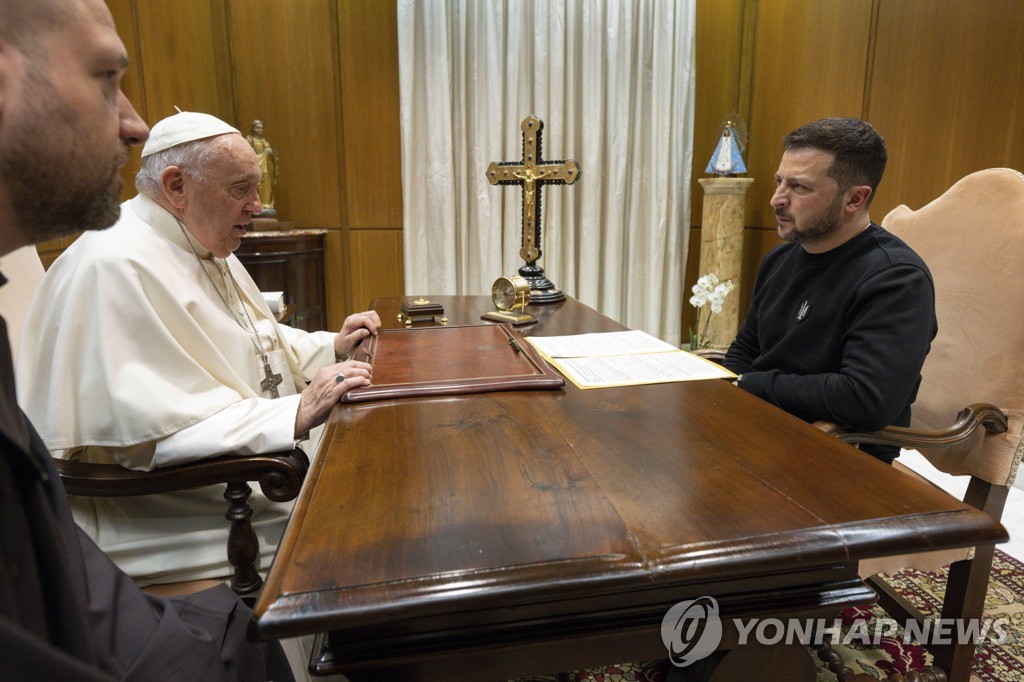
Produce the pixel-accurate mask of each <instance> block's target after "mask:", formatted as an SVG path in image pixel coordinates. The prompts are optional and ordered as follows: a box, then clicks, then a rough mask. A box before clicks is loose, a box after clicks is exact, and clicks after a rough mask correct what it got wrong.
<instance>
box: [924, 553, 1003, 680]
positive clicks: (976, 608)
mask: <svg viewBox="0 0 1024 682" xmlns="http://www.w3.org/2000/svg"><path fill="white" fill-rule="evenodd" d="M994 554H995V546H993V545H987V546H982V547H976V548H975V550H974V558H973V559H970V560H965V561H957V562H954V563H953V564H951V565H950V567H949V580H948V581H947V583H946V595H945V597H944V598H943V600H942V616H941V618H942V619H943V620H946V619H954V618H959V619H963V620H964V621H970V620H972V619H979V618H981V617H982V615H983V614H984V612H985V594H986V593H987V592H988V583H989V576H990V575H991V573H992V558H993V555H994ZM975 649H976V647H975V645H974V644H971V643H967V644H957V643H954V644H952V645H949V646H942V647H938V646H937V647H934V648H933V651H932V654H933V655H934V656H935V663H936V665H938V666H940V667H941V668H942V669H943V670H945V671H947V672H948V674H949V679H950V680H951V682H957V681H958V680H968V679H970V676H971V665H972V664H973V663H974V653H975Z"/></svg>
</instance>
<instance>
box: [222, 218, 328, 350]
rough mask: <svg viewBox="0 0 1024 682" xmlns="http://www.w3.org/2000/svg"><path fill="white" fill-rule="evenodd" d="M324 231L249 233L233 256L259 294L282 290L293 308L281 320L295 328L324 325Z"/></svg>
mask: <svg viewBox="0 0 1024 682" xmlns="http://www.w3.org/2000/svg"><path fill="white" fill-rule="evenodd" d="M326 233H327V231H326V230H288V231H284V232H250V233H249V234H247V235H246V236H245V238H243V239H242V245H241V246H240V247H239V248H238V250H236V251H235V255H236V256H238V259H239V260H240V261H242V263H243V264H244V265H245V268H246V269H247V270H248V271H249V274H250V275H252V278H253V280H255V282H256V284H257V286H259V288H260V290H261V291H283V292H284V301H285V303H286V304H287V305H289V306H291V307H292V308H293V309H294V312H293V313H292V315H291V316H290V317H289V318H287V319H285V320H283V321H284V322H286V323H287V324H289V325H291V326H292V327H295V328H296V329H303V330H305V331H318V330H322V329H325V328H326V326H327V311H326V308H325V307H324V235H325V234H326Z"/></svg>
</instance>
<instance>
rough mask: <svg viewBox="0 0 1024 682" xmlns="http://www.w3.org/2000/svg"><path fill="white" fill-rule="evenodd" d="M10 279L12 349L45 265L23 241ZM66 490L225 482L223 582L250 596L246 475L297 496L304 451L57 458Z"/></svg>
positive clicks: (115, 492) (254, 576)
mask: <svg viewBox="0 0 1024 682" xmlns="http://www.w3.org/2000/svg"><path fill="white" fill-rule="evenodd" d="M2 266H3V272H4V275H5V276H6V277H7V278H8V280H9V283H8V285H7V286H4V287H3V288H2V289H0V312H2V313H3V315H4V318H5V319H6V320H7V323H8V333H9V335H10V337H11V342H12V347H13V345H14V344H16V343H17V341H18V336H19V334H20V331H21V323H22V321H23V317H24V313H25V311H27V309H28V304H29V301H30V300H31V299H32V294H33V292H34V291H35V289H36V287H37V286H38V284H39V280H40V279H42V276H43V267H42V264H41V263H40V261H39V256H38V254H37V253H36V251H35V247H25V248H24V249H19V250H18V251H16V252H14V253H12V254H9V255H8V256H5V257H4V259H3V262H2ZM54 464H55V465H56V466H57V471H58V472H59V473H60V477H61V481H63V483H64V488H65V489H66V490H67V492H68V494H69V495H89V496H95V497H123V496H134V495H154V494H158V493H167V492H175V491H179V490H190V489H193V488H201V487H205V486H209V485H223V484H226V490H225V492H224V499H225V500H226V501H227V504H226V509H227V513H226V514H225V515H224V516H225V519H227V522H229V523H230V524H231V527H230V529H229V531H228V542H227V548H226V552H227V559H228V563H230V565H231V567H232V575H231V577H230V578H229V580H228V583H229V584H230V586H231V589H232V590H234V592H235V593H236V594H238V595H239V596H241V597H245V598H247V599H248V600H250V601H251V600H252V599H254V598H255V595H256V594H257V593H258V592H259V589H260V588H261V587H262V585H263V578H262V577H261V576H260V574H259V572H258V571H257V568H256V561H257V560H258V558H259V546H260V545H259V539H258V538H257V536H256V531H255V530H254V529H253V525H252V516H253V513H254V512H253V508H252V505H250V504H249V496H250V495H251V494H252V488H250V487H249V485H248V483H249V482H250V481H258V482H259V484H260V488H261V490H262V491H263V494H264V495H266V496H267V497H268V498H269V499H271V500H273V501H274V502H289V501H291V500H294V499H295V497H296V496H297V495H298V494H299V490H300V489H301V487H302V481H303V479H304V478H305V476H306V471H307V470H308V468H309V460H308V458H307V457H306V454H305V453H304V452H303V451H302V450H298V449H296V450H290V451H286V452H275V453H269V454H263V455H243V456H235V455H223V456H219V457H215V458H211V459H206V460H199V461H196V462H191V463H189V464H183V465H180V466H173V467H164V468H161V469H155V470H153V471H132V470H130V469H125V468H123V467H121V466H119V465H117V464H91V463H87V462H71V461H66V460H54ZM209 582H210V581H191V582H188V583H174V584H173V585H170V586H167V587H168V588H170V589H167V588H165V589H163V590H160V591H161V593H163V594H181V593H188V592H193V591H195V590H196V589H201V588H203V587H206V586H207V585H208V584H209Z"/></svg>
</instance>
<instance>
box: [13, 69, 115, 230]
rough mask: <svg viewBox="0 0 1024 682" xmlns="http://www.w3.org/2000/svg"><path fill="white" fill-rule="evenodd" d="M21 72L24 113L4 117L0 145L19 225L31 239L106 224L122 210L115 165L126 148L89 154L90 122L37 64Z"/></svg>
mask: <svg viewBox="0 0 1024 682" xmlns="http://www.w3.org/2000/svg"><path fill="white" fill-rule="evenodd" d="M26 76H27V80H28V83H29V86H30V87H29V88H27V89H28V91H29V92H32V98H31V100H30V101H29V102H25V103H24V105H25V107H26V109H27V111H26V112H24V114H23V115H21V116H19V117H18V118H17V119H13V118H8V119H7V120H5V121H4V127H5V130H4V136H5V137H6V138H7V143H6V144H5V145H3V147H2V149H0V182H2V183H3V185H4V189H5V191H6V193H7V196H8V199H9V201H10V206H11V208H12V209H14V212H15V215H16V216H17V221H18V224H19V227H20V228H21V230H22V231H23V232H24V234H25V236H26V237H27V238H28V239H29V240H30V241H31V242H32V243H38V242H42V241H46V240H48V239H55V238H57V237H61V236H64V235H67V234H71V233H73V232H78V231H79V230H99V229H103V228H106V227H110V226H111V225H113V224H114V223H115V222H116V221H117V219H118V217H119V216H120V214H121V207H120V203H119V198H120V193H121V184H122V183H121V177H120V175H119V174H118V171H117V167H118V161H119V160H120V157H121V155H126V154H127V150H126V149H113V150H110V154H109V156H105V155H101V158H95V156H90V148H89V145H88V141H89V140H90V139H92V138H93V137H94V135H95V134H96V133H95V131H94V130H91V129H90V123H89V122H88V121H83V120H82V119H81V117H80V116H79V115H78V114H77V113H76V112H74V111H71V110H70V109H68V108H67V107H64V106H62V105H61V102H62V99H61V96H60V93H59V92H57V90H56V89H55V88H54V87H53V85H52V84H51V83H50V82H49V81H48V80H47V79H46V77H45V76H43V75H42V74H41V73H40V72H39V70H38V69H35V68H32V67H29V71H28V73H27V74H26Z"/></svg>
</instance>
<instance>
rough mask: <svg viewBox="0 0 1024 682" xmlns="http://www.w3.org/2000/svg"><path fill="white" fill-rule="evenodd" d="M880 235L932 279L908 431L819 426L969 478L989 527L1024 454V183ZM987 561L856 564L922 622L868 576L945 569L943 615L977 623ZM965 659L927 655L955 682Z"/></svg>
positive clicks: (905, 211)
mask: <svg viewBox="0 0 1024 682" xmlns="http://www.w3.org/2000/svg"><path fill="white" fill-rule="evenodd" d="M882 225H883V226H884V227H885V228H886V229H887V230H889V231H890V232H892V233H893V234H896V235H898V236H899V237H901V238H902V239H903V240H904V241H906V242H907V243H908V244H909V245H910V246H911V247H912V248H913V249H914V250H915V251H917V253H918V254H920V255H921V257H922V258H923V259H924V260H925V262H926V263H927V264H928V267H929V269H930V270H931V272H932V276H933V278H934V280H935V294H936V311H937V316H938V323H939V331H938V336H937V337H936V338H935V341H934V342H933V343H932V348H931V351H930V352H929V354H928V358H927V360H926V361H925V364H924V369H923V370H922V377H923V378H922V382H921V388H920V391H919V393H918V397H917V400H916V402H915V403H914V405H913V408H912V411H913V417H912V419H913V421H912V424H911V427H910V428H899V427H889V428H886V429H883V430H881V431H878V432H874V433H863V432H858V431H855V430H851V429H849V428H845V427H842V426H837V425H833V424H825V423H819V424H818V426H819V427H821V428H823V429H825V430H826V431H828V432H829V433H832V434H834V435H835V436H837V437H838V438H841V439H843V440H844V441H847V442H850V443H881V444H892V445H897V446H900V447H902V448H913V449H916V450H918V451H920V452H921V454H923V455H924V456H925V457H926V458H927V459H928V461H929V462H930V463H931V464H932V465H933V466H934V467H935V468H936V469H938V470H939V471H942V472H945V473H947V474H953V475H963V476H969V477H970V482H969V484H968V487H967V493H966V496H965V499H964V501H965V502H967V503H968V504H971V505H973V506H975V507H977V508H978V509H981V510H983V511H985V512H987V513H988V514H990V515H992V516H993V517H995V518H997V519H998V518H1000V517H1001V515H1002V511H1003V505H1004V504H1005V502H1006V497H1007V493H1008V492H1009V487H1010V486H1011V485H1012V484H1013V481H1014V478H1015V477H1016V474H1017V467H1018V465H1019V464H1020V460H1021V456H1022V454H1024V372H1022V370H1021V367H1022V363H1021V355H1022V354H1024V175H1021V174H1020V173H1018V172H1017V171H1014V170H1010V169H1006V168H996V169H989V170H983V171H979V172H976V173H972V174H970V175H968V176H966V177H965V178H963V179H961V180H960V181H959V182H957V183H956V184H955V185H953V186H952V187H951V188H950V189H949V190H947V191H946V192H945V193H944V194H943V195H942V196H940V197H939V198H938V199H935V200H934V201H932V202H931V203H929V204H928V205H926V206H924V207H923V208H920V209H918V210H916V211H912V210H910V209H909V208H907V207H906V206H899V207H897V208H896V209H894V210H893V211H892V212H890V213H889V214H888V215H887V216H886V217H885V218H884V220H883V221H882ZM897 467H898V468H899V462H898V460H897ZM904 470H905V469H904ZM905 471H908V470H905ZM907 475H913V474H911V473H909V471H908V474H907ZM892 492H893V494H894V495H898V494H899V491H898V490H893V491H892ZM993 552H994V548H993V547H991V546H988V547H976V548H973V549H972V550H970V551H969V552H966V553H965V551H964V550H959V551H953V552H934V553H929V554H925V555H914V556H910V557H897V558H894V559H890V560H887V562H886V563H875V562H865V564H863V565H862V566H861V575H864V576H869V575H871V576H873V577H871V578H869V582H870V583H871V584H872V586H873V587H874V588H875V589H876V591H877V592H878V593H879V603H880V604H881V605H882V606H883V607H884V608H885V609H886V611H888V612H889V613H890V615H892V616H893V617H895V618H896V620H897V621H899V622H903V620H905V619H906V618H910V617H913V618H918V619H920V618H921V614H920V613H918V612H917V611H916V609H914V608H913V606H912V605H911V604H909V603H907V602H906V601H905V600H904V599H902V598H901V597H900V596H899V595H898V594H896V592H895V591H894V590H893V589H891V588H890V586H889V585H888V584H887V583H886V582H885V579H884V576H879V575H875V574H877V573H879V571H887V572H891V571H892V570H894V569H897V568H901V567H905V566H912V567H914V568H918V569H919V570H933V569H934V568H936V567H938V566H942V565H946V564H950V570H949V581H948V584H947V586H946V592H945V598H944V601H943V605H942V613H941V616H940V617H941V618H943V619H946V618H965V619H968V618H980V617H981V615H982V610H983V608H984V602H985V594H986V591H987V588H988V582H989V575H990V573H991V570H992V557H993ZM974 650H975V647H974V645H972V644H970V645H969V644H964V645H956V644H954V645H948V646H935V645H932V646H929V651H931V652H932V654H933V656H934V657H935V665H936V667H937V668H940V669H941V670H942V671H944V672H945V674H946V675H947V676H948V679H949V680H953V681H956V680H968V679H969V677H970V670H971V664H972V661H973V658H974ZM834 672H839V671H835V670H834ZM846 672H849V671H846ZM928 674H929V675H934V676H933V677H923V678H921V679H935V680H940V679H944V678H943V677H940V676H939V674H938V671H931V672H930V673H928ZM840 679H845V678H844V677H843V676H842V675H840Z"/></svg>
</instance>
